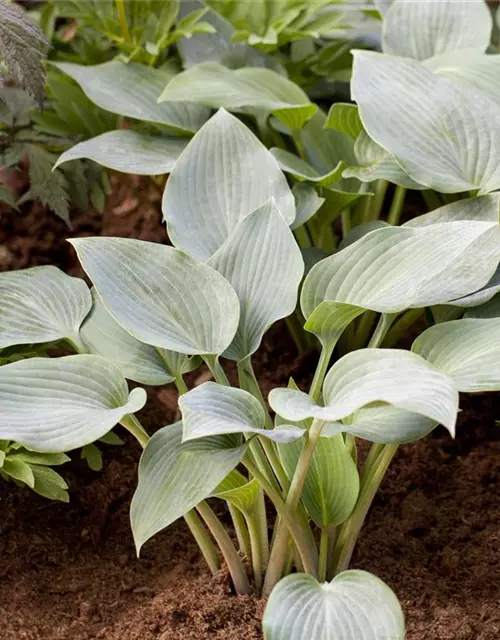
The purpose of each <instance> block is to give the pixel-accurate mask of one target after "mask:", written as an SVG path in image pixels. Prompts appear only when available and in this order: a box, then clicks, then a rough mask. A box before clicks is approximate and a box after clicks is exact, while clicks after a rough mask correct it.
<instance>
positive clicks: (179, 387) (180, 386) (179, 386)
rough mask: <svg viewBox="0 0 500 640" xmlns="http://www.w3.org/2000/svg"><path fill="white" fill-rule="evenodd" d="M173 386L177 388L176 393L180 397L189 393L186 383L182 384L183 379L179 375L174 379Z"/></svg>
mask: <svg viewBox="0 0 500 640" xmlns="http://www.w3.org/2000/svg"><path fill="white" fill-rule="evenodd" d="M174 384H175V386H176V387H177V391H178V392H179V395H180V396H182V395H184V394H185V393H187V392H188V391H189V389H188V388H187V385H186V383H185V382H184V378H183V377H182V375H180V374H179V375H178V376H177V377H176V378H175V380H174Z"/></svg>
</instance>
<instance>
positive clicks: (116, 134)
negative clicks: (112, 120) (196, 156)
mask: <svg viewBox="0 0 500 640" xmlns="http://www.w3.org/2000/svg"><path fill="white" fill-rule="evenodd" d="M186 144H187V142H186V139H185V138H166V137H161V136H147V135H144V134H142V133H138V132H137V131H131V130H129V129H119V130H118V131H108V132H107V133H103V134H102V135H100V136H97V137H96V138H91V139H90V140H85V141H84V142H80V143H79V144H76V145H75V146H74V147H71V149H68V151H65V152H64V153H63V154H62V155H60V156H59V158H58V160H57V162H56V164H55V165H54V169H55V168H56V167H58V166H59V165H61V164H63V163H64V162H68V161H70V160H78V159H81V158H88V159H89V160H93V161H94V162H97V163H98V164H100V165H102V166H103V167H108V169H114V170H115V171H122V172H123V173H133V174H137V175H147V176H152V175H159V174H162V173H170V172H171V171H172V169H173V168H174V165H175V163H176V161H177V159H178V158H179V156H180V155H181V153H182V152H183V151H184V149H185V147H186Z"/></svg>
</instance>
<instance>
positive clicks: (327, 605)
mask: <svg viewBox="0 0 500 640" xmlns="http://www.w3.org/2000/svg"><path fill="white" fill-rule="evenodd" d="M263 627H264V638H265V640H303V638H305V637H309V638H314V640H337V638H339V639H340V638H342V640H388V639H389V638H391V640H404V637H405V623H404V616H403V612H402V610H401V606H400V604H399V602H398V600H397V598H396V596H395V595H394V593H393V592H392V591H391V589H390V588H389V587H388V586H387V585H386V584H385V583H384V582H382V580H380V579H379V578H376V577H375V576H374V575H371V574H370V573H367V572H366V571H359V570H352V571H344V572H342V573H340V574H339V575H338V576H336V577H335V578H334V579H333V580H332V582H325V583H323V584H320V583H319V582H318V581H317V580H316V579H315V578H313V577H312V576H309V575H306V574H303V573H299V574H295V575H291V576H287V577H286V578H284V579H283V580H281V582H279V583H278V584H277V586H276V587H275V588H274V590H273V591H272V593H271V596H270V598H269V601H268V603H267V606H266V609H265V611H264V620H263Z"/></svg>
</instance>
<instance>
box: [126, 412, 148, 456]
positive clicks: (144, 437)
mask: <svg viewBox="0 0 500 640" xmlns="http://www.w3.org/2000/svg"><path fill="white" fill-rule="evenodd" d="M120 424H121V425H122V427H125V429H126V430H127V431H128V432H129V433H131V434H132V435H133V436H134V438H135V439H136V440H137V442H138V443H139V444H140V445H141V447H142V448H143V449H144V447H145V446H146V445H147V443H148V442H149V439H150V438H149V435H148V433H147V431H146V429H144V427H143V426H142V424H141V423H140V422H139V420H138V419H137V418H136V417H135V416H134V415H133V414H132V413H128V414H127V415H126V416H123V418H122V419H121V420H120Z"/></svg>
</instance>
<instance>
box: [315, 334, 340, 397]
mask: <svg viewBox="0 0 500 640" xmlns="http://www.w3.org/2000/svg"><path fill="white" fill-rule="evenodd" d="M334 348H335V342H334V341H333V340H332V341H331V342H330V343H329V344H328V345H327V346H325V345H322V347H321V353H320V356H319V361H318V365H317V367H316V371H315V372H314V378H313V381H312V383H311V388H310V389H309V395H310V396H311V398H312V399H313V400H314V402H319V399H320V396H321V387H322V386H323V382H324V380H325V376H326V372H327V370H328V365H329V364H330V358H331V357H332V353H333V349H334Z"/></svg>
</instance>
